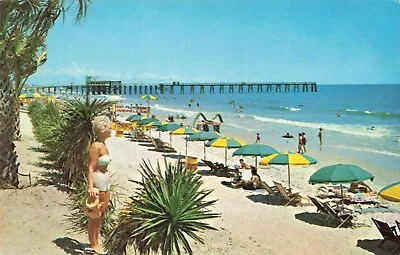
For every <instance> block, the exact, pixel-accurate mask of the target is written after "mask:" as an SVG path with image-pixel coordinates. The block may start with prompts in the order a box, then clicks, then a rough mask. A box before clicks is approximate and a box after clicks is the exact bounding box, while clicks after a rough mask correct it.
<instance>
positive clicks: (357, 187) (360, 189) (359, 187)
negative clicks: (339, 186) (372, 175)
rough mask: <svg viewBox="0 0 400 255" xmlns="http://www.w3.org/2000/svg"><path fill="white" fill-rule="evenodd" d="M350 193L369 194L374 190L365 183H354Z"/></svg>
mask: <svg viewBox="0 0 400 255" xmlns="http://www.w3.org/2000/svg"><path fill="white" fill-rule="evenodd" d="M349 191H350V192H352V193H368V192H372V189H371V187H370V186H368V185H367V184H365V183H364V182H353V183H352V184H350V188H349Z"/></svg>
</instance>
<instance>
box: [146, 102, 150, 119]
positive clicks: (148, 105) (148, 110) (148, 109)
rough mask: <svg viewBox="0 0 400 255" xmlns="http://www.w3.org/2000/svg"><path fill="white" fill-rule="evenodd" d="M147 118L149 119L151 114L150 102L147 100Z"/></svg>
mask: <svg viewBox="0 0 400 255" xmlns="http://www.w3.org/2000/svg"><path fill="white" fill-rule="evenodd" d="M146 112H147V117H149V114H150V101H149V99H147V111H146Z"/></svg>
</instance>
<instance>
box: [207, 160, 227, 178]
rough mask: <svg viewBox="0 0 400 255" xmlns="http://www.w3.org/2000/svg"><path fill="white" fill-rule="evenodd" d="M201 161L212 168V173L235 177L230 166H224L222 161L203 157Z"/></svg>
mask: <svg viewBox="0 0 400 255" xmlns="http://www.w3.org/2000/svg"><path fill="white" fill-rule="evenodd" d="M201 161H203V162H204V164H206V165H207V166H208V167H209V168H210V174H214V175H216V176H219V177H233V174H232V171H233V169H230V168H229V167H226V166H224V165H223V164H221V163H217V162H216V163H213V162H212V161H209V160H205V159H202V160H201Z"/></svg>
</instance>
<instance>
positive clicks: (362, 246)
mask: <svg viewBox="0 0 400 255" xmlns="http://www.w3.org/2000/svg"><path fill="white" fill-rule="evenodd" d="M21 131H22V141H20V142H17V143H16V145H17V149H18V155H19V162H20V163H21V166H20V172H21V173H31V175H32V185H33V186H32V187H28V188H23V189H18V190H1V191H0V203H1V205H2V206H1V207H0V254H1V255H3V254H4V255H8V254H11V255H12V254H79V253H78V252H77V251H75V249H77V248H78V246H77V242H83V243H85V242H87V241H88V240H87V237H86V234H85V233H83V234H81V233H74V232H71V231H70V230H69V228H70V224H69V222H68V221H67V219H66V217H65V215H66V214H68V212H69V208H68V199H67V193H66V192H65V191H63V189H62V188H61V187H60V186H57V185H53V184H47V183H46V180H47V178H49V176H52V175H49V174H48V170H46V169H44V168H43V167H40V166H38V163H40V162H43V160H42V159H41V157H42V156H43V155H42V154H41V153H39V152H35V151H33V150H32V147H37V146H38V144H37V143H36V142H35V140H34V137H33V134H32V127H31V124H30V121H29V118H28V116H27V115H26V114H24V113H23V114H21ZM152 135H153V136H155V137H158V132H153V133H152ZM161 139H162V140H164V141H169V136H168V135H167V134H166V133H163V134H161ZM172 139H173V147H174V148H175V149H176V150H177V151H178V154H179V153H180V154H184V153H185V141H184V140H183V139H182V136H173V138H172ZM107 146H108V148H109V151H110V154H111V157H112V161H111V163H110V165H109V169H110V171H111V173H113V174H114V175H113V182H115V183H117V184H118V185H119V186H120V188H121V189H122V192H123V193H125V194H130V193H131V192H132V188H133V186H132V183H131V182H129V181H128V180H129V179H135V180H139V179H140V178H141V176H140V173H139V171H138V168H139V163H140V162H141V161H142V159H145V160H149V161H150V162H151V163H152V164H153V166H154V165H155V164H156V162H157V160H158V161H160V162H161V163H162V162H163V160H164V157H163V153H160V152H155V151H150V150H149V147H147V146H142V145H140V144H139V143H136V142H132V141H130V140H129V139H127V138H118V137H115V136H113V137H111V138H109V139H108V140H107ZM229 152H230V153H228V155H229V156H228V164H230V165H234V164H237V162H238V160H239V158H237V157H233V158H232V157H231V154H232V152H233V150H232V151H229ZM188 155H191V156H196V157H198V158H203V143H202V142H190V143H188ZM166 159H167V160H168V161H172V160H174V159H173V158H171V156H170V157H166ZM207 159H208V160H211V161H219V162H223V161H224V150H223V149H213V148H207ZM318 160H319V163H318V164H317V165H314V166H307V167H293V168H292V171H291V179H292V186H293V188H294V191H296V192H297V191H298V192H300V193H301V194H302V195H303V196H306V195H312V196H315V193H316V190H317V188H318V186H312V185H310V184H308V178H309V176H310V175H311V174H312V173H313V172H315V171H316V170H317V169H318V168H320V167H322V166H325V165H329V164H331V163H333V162H334V161H335V160H337V159H332V158H324V157H322V158H318ZM246 161H247V162H248V163H249V164H253V162H251V159H248V158H246ZM349 163H351V162H349ZM354 163H357V162H354ZM206 169H207V167H204V166H200V167H199V172H202V170H206ZM259 174H260V176H261V178H262V179H263V180H264V181H266V182H267V183H269V184H271V185H272V184H273V183H272V181H273V180H274V181H278V182H282V183H283V184H285V185H287V168H286V167H284V166H282V167H275V166H269V167H267V168H265V169H260V170H259ZM243 177H244V179H248V178H249V177H250V172H249V171H243ZM202 179H203V181H204V187H205V188H207V189H213V190H214V192H213V193H212V194H211V196H210V198H209V199H218V201H217V203H216V204H215V207H214V208H213V211H214V212H219V213H220V214H221V217H220V218H217V219H213V220H210V223H211V225H212V226H214V227H215V228H217V229H218V231H206V232H204V233H202V234H201V236H202V237H203V238H204V242H205V243H204V244H200V243H194V242H192V248H193V250H194V252H195V254H230V255H235V254H323V253H324V254H392V253H390V249H393V247H394V246H393V245H392V244H390V243H387V244H385V245H384V247H386V248H387V249H388V250H384V249H381V248H378V247H377V246H378V245H379V243H380V240H381V239H382V237H381V235H380V233H379V232H378V230H377V229H376V227H375V226H373V223H372V221H371V217H377V218H379V219H382V220H387V221H389V223H391V224H393V223H394V220H395V219H397V220H400V218H399V214H398V213H394V212H386V213H363V214H359V215H358V216H357V217H358V220H357V221H358V222H362V223H364V224H366V225H369V226H370V227H368V226H364V227H357V228H332V227H329V226H323V222H324V221H323V220H322V219H321V218H320V215H318V214H317V213H316V207H315V206H304V207H292V206H288V207H284V206H283V205H282V201H280V200H279V199H277V198H271V197H268V193H267V192H266V191H265V190H255V191H247V190H243V189H232V188H228V187H226V186H224V185H222V184H221V183H220V182H221V181H223V180H227V179H226V178H221V177H216V176H207V175H204V176H203V177H202ZM20 181H21V185H22V186H28V184H29V181H27V178H26V177H20ZM374 185H375V184H372V187H375V186H374ZM382 203H384V204H386V205H389V206H390V208H396V205H395V204H394V203H385V202H384V201H382ZM397 208H398V206H397ZM129 254H135V253H134V252H133V251H132V250H130V251H129Z"/></svg>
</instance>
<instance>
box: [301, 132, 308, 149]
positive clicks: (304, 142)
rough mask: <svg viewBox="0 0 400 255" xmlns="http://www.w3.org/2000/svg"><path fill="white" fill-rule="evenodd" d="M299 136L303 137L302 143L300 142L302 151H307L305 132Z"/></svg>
mask: <svg viewBox="0 0 400 255" xmlns="http://www.w3.org/2000/svg"><path fill="white" fill-rule="evenodd" d="M301 136H302V137H303V139H302V140H303V144H302V148H303V153H307V149H306V144H307V137H306V133H304V132H302V133H301Z"/></svg>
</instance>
